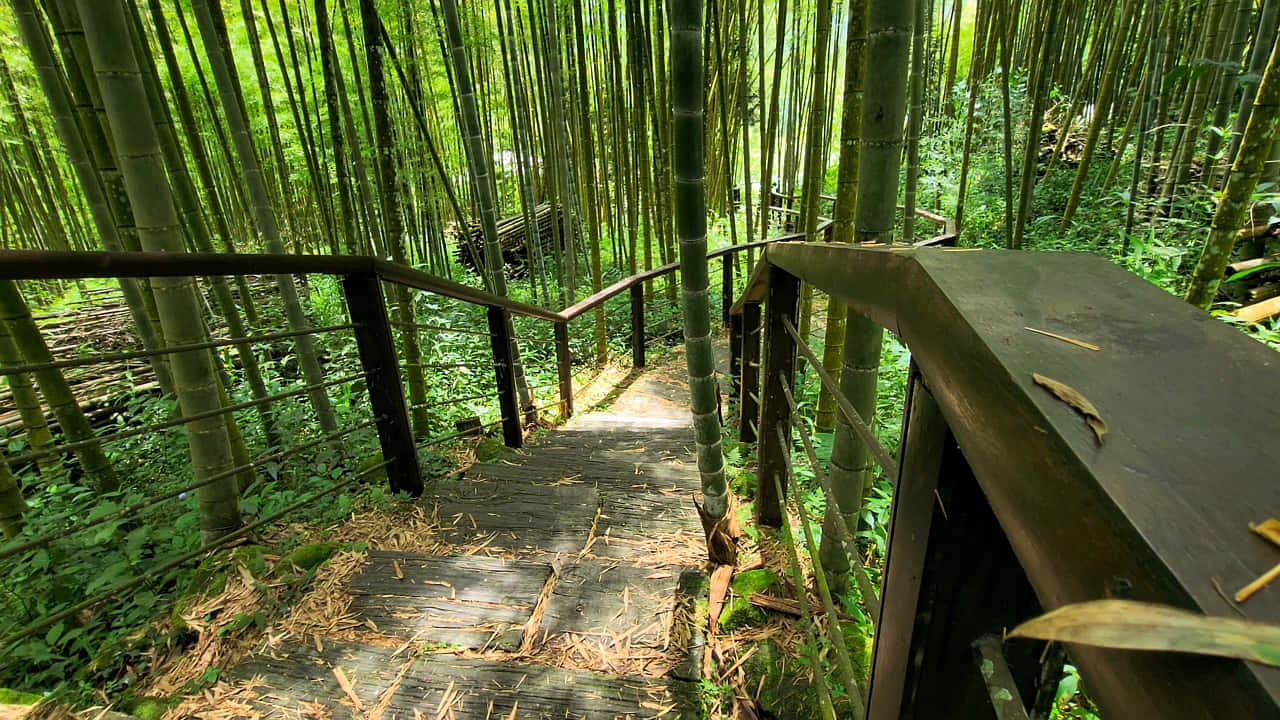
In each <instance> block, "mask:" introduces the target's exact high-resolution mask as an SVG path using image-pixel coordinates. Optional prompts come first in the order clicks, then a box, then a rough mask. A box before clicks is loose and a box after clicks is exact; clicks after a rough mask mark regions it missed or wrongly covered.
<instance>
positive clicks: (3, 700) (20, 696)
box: [0, 688, 44, 705]
mask: <svg viewBox="0 0 1280 720" xmlns="http://www.w3.org/2000/svg"><path fill="white" fill-rule="evenodd" d="M43 699H44V696H43V695H37V694H35V693H29V692H22V691H21V690H10V689H9V688H0V705H35V704H36V703H38V702H40V701H41V700H43Z"/></svg>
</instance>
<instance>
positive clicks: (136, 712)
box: [126, 695, 182, 720]
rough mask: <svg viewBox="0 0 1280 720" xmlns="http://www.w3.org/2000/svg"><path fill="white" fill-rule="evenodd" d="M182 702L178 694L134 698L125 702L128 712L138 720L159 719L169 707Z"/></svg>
mask: <svg viewBox="0 0 1280 720" xmlns="http://www.w3.org/2000/svg"><path fill="white" fill-rule="evenodd" d="M180 702H182V697H181V696H180V695H175V696H173V697H142V698H134V699H133V700H132V701H131V702H128V703H127V704H126V707H127V708H128V709H129V714H130V715H132V716H134V717H136V718H138V720H160V718H162V717H164V714H165V713H167V712H169V710H170V709H172V708H175V707H177V705H178V703H180Z"/></svg>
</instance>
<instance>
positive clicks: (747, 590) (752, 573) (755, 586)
mask: <svg viewBox="0 0 1280 720" xmlns="http://www.w3.org/2000/svg"><path fill="white" fill-rule="evenodd" d="M777 584H778V576H777V575H776V574H774V572H773V571H772V570H769V569H767V568H760V569H759V570H748V571H746V572H740V573H738V574H737V575H734V576H733V581H732V582H730V583H729V587H730V588H732V589H733V592H734V593H736V594H738V595H741V596H742V597H751V594H752V593H762V592H764V591H765V590H768V589H769V588H771V587H775V586H776V585H777Z"/></svg>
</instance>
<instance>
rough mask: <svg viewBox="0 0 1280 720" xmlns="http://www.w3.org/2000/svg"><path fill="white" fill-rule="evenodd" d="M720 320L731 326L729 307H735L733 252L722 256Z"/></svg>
mask: <svg viewBox="0 0 1280 720" xmlns="http://www.w3.org/2000/svg"><path fill="white" fill-rule="evenodd" d="M720 267H721V272H720V321H721V322H722V323H724V325H725V327H728V326H729V309H730V308H731V307H733V253H725V254H724V255H721V256H720Z"/></svg>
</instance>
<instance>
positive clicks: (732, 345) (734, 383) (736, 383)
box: [729, 313, 742, 397]
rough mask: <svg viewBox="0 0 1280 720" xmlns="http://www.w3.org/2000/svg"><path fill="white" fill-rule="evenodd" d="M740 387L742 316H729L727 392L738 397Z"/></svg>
mask: <svg viewBox="0 0 1280 720" xmlns="http://www.w3.org/2000/svg"><path fill="white" fill-rule="evenodd" d="M741 386H742V314H741V313H739V314H737V315H734V314H732V313H730V314H729V392H730V393H731V394H732V395H733V396H734V397H738V396H739V395H740V393H741Z"/></svg>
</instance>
